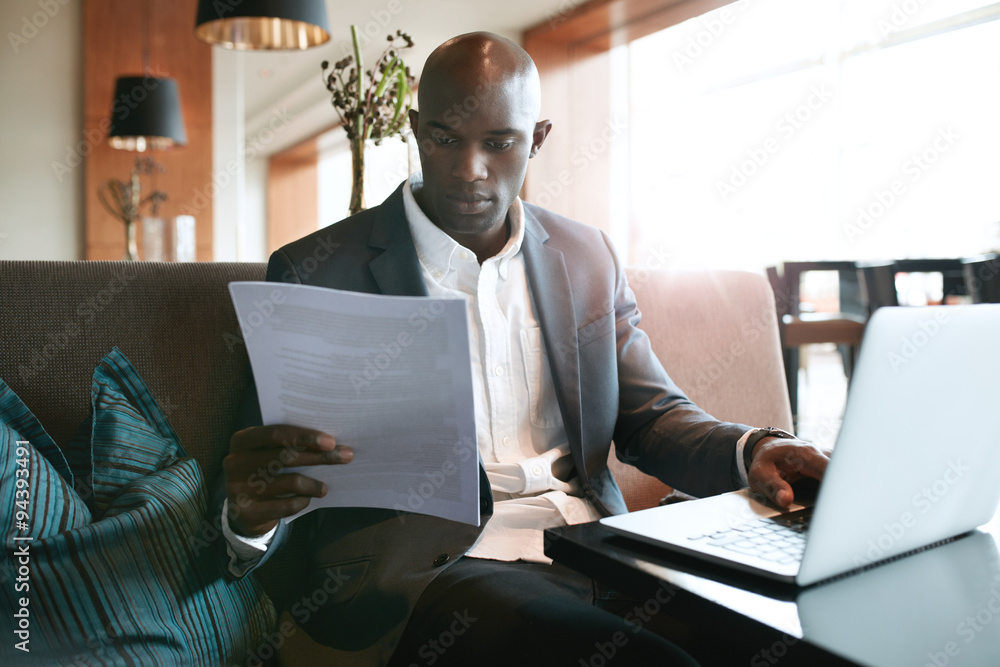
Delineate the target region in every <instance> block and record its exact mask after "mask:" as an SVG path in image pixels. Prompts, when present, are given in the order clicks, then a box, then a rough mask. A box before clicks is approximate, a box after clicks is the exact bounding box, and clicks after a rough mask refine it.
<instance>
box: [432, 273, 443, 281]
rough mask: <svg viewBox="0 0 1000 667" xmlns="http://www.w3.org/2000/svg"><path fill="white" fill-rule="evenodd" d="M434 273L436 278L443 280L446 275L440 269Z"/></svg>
mask: <svg viewBox="0 0 1000 667" xmlns="http://www.w3.org/2000/svg"><path fill="white" fill-rule="evenodd" d="M432 275H433V276H434V277H435V278H437V279H438V280H441V278H443V277H444V274H443V273H441V272H440V271H435V272H434V273H433V274H432Z"/></svg>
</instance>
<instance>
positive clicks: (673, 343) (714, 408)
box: [610, 267, 792, 511]
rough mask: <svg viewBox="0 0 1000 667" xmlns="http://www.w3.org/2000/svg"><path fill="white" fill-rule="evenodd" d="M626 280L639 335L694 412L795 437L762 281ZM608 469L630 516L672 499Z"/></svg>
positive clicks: (663, 276)
mask: <svg viewBox="0 0 1000 667" xmlns="http://www.w3.org/2000/svg"><path fill="white" fill-rule="evenodd" d="M626 275H627V276H628V279H629V285H630V286H631V287H632V290H633V291H634V292H635V298H636V303H638V304H639V310H640V311H641V312H642V320H641V322H640V323H639V326H640V328H642V329H643V330H644V331H645V332H646V333H647V334H648V335H649V337H650V340H651V343H652V346H653V351H654V352H655V353H656V356H657V357H659V359H660V361H661V362H663V366H664V367H665V368H666V369H667V373H669V374H670V377H671V378H672V379H673V381H674V382H676V383H677V385H678V386H679V387H680V388H681V389H683V390H684V392H685V393H686V394H687V395H688V397H689V398H690V399H691V400H692V401H694V402H695V404H697V405H699V406H700V407H702V408H703V409H704V410H706V411H707V412H708V413H709V414H711V415H712V416H714V417H716V418H717V419H722V420H725V421H732V422H739V423H743V424H748V425H750V426H777V427H779V428H783V429H785V430H788V431H791V430H792V413H791V409H790V407H789V403H788V388H787V386H786V384H785V375H784V370H783V369H784V365H783V361H782V357H781V342H780V339H779V336H778V320H777V317H776V315H775V306H774V294H773V292H772V291H771V287H770V285H768V283H767V280H765V279H764V277H763V276H760V275H757V274H754V273H749V272H746V271H719V270H699V271H670V270H663V269H659V270H650V269H644V268H641V267H629V268H628V269H626ZM613 458H614V457H613V455H612V459H613ZM610 465H611V469H612V472H613V473H614V476H615V480H616V481H617V482H618V485H619V486H621V487H622V492H623V493H624V494H625V501H626V503H627V504H628V507H629V509H630V510H633V511H634V510H636V509H642V508H646V507H652V506H654V505H656V504H657V502H658V501H659V500H660V499H661V498H663V496H665V495H666V494H667V493H669V491H670V488H669V487H667V486H665V485H664V484H661V483H660V482H659V481H657V480H656V479H654V478H652V477H649V476H648V475H645V474H643V473H641V472H639V471H638V470H636V469H635V468H632V467H630V466H626V465H624V464H621V463H619V462H618V461H617V460H611V461H610Z"/></svg>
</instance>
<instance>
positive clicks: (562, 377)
mask: <svg viewBox="0 0 1000 667" xmlns="http://www.w3.org/2000/svg"><path fill="white" fill-rule="evenodd" d="M548 238H549V235H548V233H547V232H546V231H545V229H544V228H543V227H542V225H541V224H540V223H539V222H538V219H537V218H535V216H534V215H533V214H532V213H531V212H530V211H529V210H528V208H527V207H525V209H524V242H523V243H522V245H521V250H522V251H523V252H524V267H525V271H526V273H527V275H528V285H529V287H530V290H531V296H532V298H533V299H534V302H535V311H536V315H537V317H538V321H539V323H540V324H541V328H542V338H543V340H544V341H545V347H546V350H548V355H549V364H550V366H551V369H552V380H553V382H554V383H555V390H556V398H557V400H558V401H559V407H560V409H561V410H562V413H563V422H564V425H565V428H566V435H567V437H568V438H569V442H570V445H571V446H572V448H573V449H574V450H575V451H576V452H580V451H581V447H582V442H583V439H582V410H581V407H580V360H579V354H578V345H577V336H576V331H577V323H576V315H575V313H574V310H573V303H574V299H573V288H572V285H571V284H570V280H569V274H568V273H567V272H566V262H565V258H564V257H563V253H562V252H561V251H559V250H557V249H556V248H553V247H551V246H549V245H547V243H546V241H547V240H548Z"/></svg>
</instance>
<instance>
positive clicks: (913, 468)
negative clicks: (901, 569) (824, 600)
mask: <svg viewBox="0 0 1000 667" xmlns="http://www.w3.org/2000/svg"><path fill="white" fill-rule="evenodd" d="M834 449H835V452H834V455H833V457H832V459H831V462H830V465H829V467H828V468H827V471H826V475H825V478H824V480H823V483H822V485H821V486H820V488H819V493H818V495H817V496H816V501H815V505H814V506H812V507H809V508H805V507H803V506H801V505H794V506H793V507H792V508H791V509H790V511H789V512H785V513H782V512H779V511H777V510H776V509H774V508H773V507H771V506H769V505H765V504H762V503H760V502H757V501H756V500H755V499H754V498H752V497H751V496H750V494H748V493H747V492H746V491H745V490H744V491H738V492H734V493H727V494H722V495H719V496H713V497H710V498H702V499H700V500H693V501H688V502H683V503H678V504H674V505H666V506H663V507H655V508H652V509H647V510H642V511H639V512H632V513H630V514H623V515H619V516H614V517H607V518H604V519H601V523H602V524H603V525H605V526H606V527H607V528H609V529H610V530H612V531H614V532H615V533H618V534H620V535H625V536H627V537H631V538H635V539H638V540H642V541H643V542H647V543H650V544H655V545H660V546H663V547H665V548H668V549H670V550H675V551H680V552H684V553H688V554H693V555H696V556H698V557H699V558H703V559H706V560H709V561H713V562H716V563H723V564H727V565H730V566H732V567H734V568H738V569H740V570H743V571H748V572H754V573H758V574H761V575H764V576H768V577H771V578H774V579H779V580H782V581H788V582H794V583H796V584H798V585H800V586H806V585H809V584H812V583H814V582H817V581H820V580H823V579H827V578H830V577H833V576H836V575H839V574H843V573H845V572H849V571H851V570H855V569H859V568H864V567H867V566H869V565H873V564H875V563H877V562H879V561H883V560H886V559H889V558H893V557H895V556H899V555H901V554H906V553H908V552H911V551H914V550H917V549H920V548H922V547H927V546H929V545H933V544H935V543H938V542H941V541H943V540H947V539H950V538H952V537H954V536H956V535H960V534H962V533H966V532H968V531H970V530H972V529H973V528H976V527H977V526H980V525H982V524H984V523H986V522H987V521H989V519H990V518H991V517H992V516H993V512H994V510H995V509H996V507H997V503H998V502H1000V483H998V480H1000V304H998V305H992V304H977V305H969V306H929V307H914V308H881V309H879V310H878V311H876V312H875V314H874V315H873V316H872V317H871V319H870V320H869V322H868V326H867V329H866V331H865V337H864V341H863V344H862V346H861V354H860V357H859V359H858V364H857V368H856V370H855V373H854V377H853V379H852V382H851V390H850V392H849V395H848V400H847V407H846V409H845V412H844V420H843V425H842V427H841V430H840V433H839V434H838V437H837V442H836V445H835V448H834Z"/></svg>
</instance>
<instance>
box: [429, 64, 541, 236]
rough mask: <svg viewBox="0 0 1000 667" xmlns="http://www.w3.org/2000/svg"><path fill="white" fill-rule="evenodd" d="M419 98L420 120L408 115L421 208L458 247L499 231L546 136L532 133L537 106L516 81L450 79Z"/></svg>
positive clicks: (534, 127) (539, 132)
mask: <svg viewBox="0 0 1000 667" xmlns="http://www.w3.org/2000/svg"><path fill="white" fill-rule="evenodd" d="M423 92H424V93H425V94H424V95H422V96H421V102H422V104H421V108H420V112H419V115H418V113H417V112H416V111H411V112H410V124H411V126H412V127H413V128H414V132H415V134H416V138H417V142H418V145H419V148H420V164H421V167H422V169H423V177H424V184H423V188H422V189H421V190H420V191H419V192H418V194H417V200H418V201H419V203H420V206H421V208H422V209H423V211H424V213H426V214H427V216H428V217H429V218H430V219H431V221H433V222H434V224H436V225H437V226H438V227H440V228H441V229H442V230H443V231H444V232H445V233H447V234H448V235H449V236H451V237H452V238H455V239H456V240H458V241H459V242H460V243H461V242H462V239H463V237H469V236H480V235H486V236H489V235H491V233H494V234H495V233H498V231H499V230H500V229H502V225H503V223H504V221H505V219H506V217H507V209H509V208H510V206H511V204H512V203H513V202H514V199H515V198H516V197H517V195H518V193H519V192H520V190H521V186H522V184H523V183H524V175H525V172H526V171H527V168H528V158H529V157H531V156H533V155H534V153H535V152H536V151H537V149H538V147H539V146H540V145H541V143H542V141H543V140H544V138H545V133H546V132H547V128H545V130H544V131H542V130H538V129H536V125H542V124H536V122H535V121H536V118H535V113H536V111H535V108H534V106H535V105H534V104H533V103H532V102H531V100H530V99H526V94H525V92H524V85H523V83H522V82H521V81H519V80H517V79H512V80H510V81H507V82H503V83H501V84H500V85H491V84H486V83H482V82H480V83H479V84H478V85H472V84H464V85H463V84H462V83H461V82H458V81H454V80H450V81H447V82H443V83H440V84H437V85H434V90H433V91H423ZM425 100H426V101H425Z"/></svg>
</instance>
